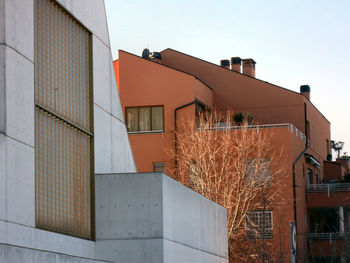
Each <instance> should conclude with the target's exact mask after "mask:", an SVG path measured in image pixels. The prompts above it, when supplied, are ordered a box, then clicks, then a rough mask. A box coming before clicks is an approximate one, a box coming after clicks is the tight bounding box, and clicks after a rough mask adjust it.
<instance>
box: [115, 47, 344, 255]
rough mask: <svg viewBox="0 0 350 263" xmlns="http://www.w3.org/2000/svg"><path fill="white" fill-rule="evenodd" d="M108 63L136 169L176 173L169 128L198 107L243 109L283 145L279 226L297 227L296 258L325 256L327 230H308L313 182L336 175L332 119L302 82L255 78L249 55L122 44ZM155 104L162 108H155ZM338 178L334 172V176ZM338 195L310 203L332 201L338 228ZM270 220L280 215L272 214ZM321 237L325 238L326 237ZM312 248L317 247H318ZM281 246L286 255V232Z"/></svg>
mask: <svg viewBox="0 0 350 263" xmlns="http://www.w3.org/2000/svg"><path fill="white" fill-rule="evenodd" d="M114 68H115V71H116V77H117V82H118V84H119V90H120V97H121V103H122V106H123V111H124V116H125V119H126V125H127V129H128V133H129V140H130V143H131V145H132V149H133V153H134V157H135V162H136V166H137V169H138V170H139V171H142V172H146V171H147V172H149V171H158V170H159V169H161V170H165V171H167V172H168V173H169V174H175V171H174V169H175V161H174V156H172V155H171V154H169V152H171V149H174V147H175V145H174V144H175V143H176V142H175V141H176V138H175V132H178V131H179V130H181V125H182V124H183V123H184V121H189V120H195V118H196V112H198V111H200V110H202V109H203V108H216V109H217V110H219V111H222V110H227V109H231V110H233V111H235V112H237V113H239V112H240V113H249V114H251V115H252V116H254V121H255V122H256V123H258V124H259V125H260V127H261V128H263V129H267V130H268V131H269V132H271V134H272V141H273V143H274V145H275V146H276V147H283V148H284V150H285V158H286V165H287V167H288V175H289V177H288V179H287V180H286V188H285V189H284V193H285V196H286V198H287V200H289V202H287V203H286V205H285V207H284V210H285V211H284V214H285V216H284V221H283V223H282V224H283V227H284V228H283V231H284V233H285V235H288V236H290V232H289V224H290V222H294V223H295V224H296V226H297V242H296V243H297V250H296V251H295V256H296V260H297V261H299V262H307V261H308V260H309V259H310V258H313V259H315V260H316V262H318V261H317V260H319V262H323V261H322V260H324V259H325V260H327V259H328V258H327V257H329V256H330V255H331V252H330V251H329V249H328V248H326V247H325V245H323V244H322V245H321V243H322V242H323V241H324V240H321V239H322V238H321V235H318V236H317V234H316V235H314V233H315V232H322V231H323V233H328V232H327V231H331V230H330V229H317V230H315V228H314V218H315V213H314V210H315V209H316V208H315V206H316V207H317V205H315V204H314V203H312V202H311V200H312V199H313V198H314V197H315V196H316V194H315V193H314V192H313V190H312V189H313V188H320V187H319V185H322V186H321V188H322V187H324V188H325V187H326V185H328V183H330V182H331V180H332V179H334V178H336V177H337V176H340V174H338V172H337V171H335V170H334V169H333V170H332V169H328V168H329V163H330V164H332V165H333V164H334V163H333V162H331V161H329V160H330V155H331V145H330V122H329V121H328V120H327V119H326V118H325V117H324V116H323V114H322V113H321V112H320V111H319V110H318V109H317V108H316V107H315V106H314V105H313V104H312V102H311V100H310V87H309V86H308V85H302V86H301V87H300V93H297V92H294V91H290V90H287V89H284V88H282V87H279V86H276V85H274V84H271V83H268V82H265V81H262V80H259V79H257V78H255V61H254V60H253V59H243V60H241V59H240V58H239V57H233V58H232V59H231V61H229V60H222V61H221V65H216V64H213V63H210V62H207V61H204V60H202V59H199V58H196V57H193V56H190V55H187V54H184V53H181V52H179V51H176V50H172V49H166V50H164V51H162V52H160V53H157V52H153V53H149V52H148V51H147V50H145V51H144V53H143V56H142V57H139V56H136V55H133V54H130V53H128V52H125V51H122V50H120V51H119V59H118V60H116V61H114ZM154 109H157V111H159V112H161V114H154V113H153V112H154ZM153 122H157V129H153V127H155V126H154V123H153ZM169 149H170V151H169ZM172 152H174V151H172ZM327 160H328V161H327ZM334 165H337V164H334ZM341 180H342V179H341V178H340V177H339V179H338V182H341ZM343 186H345V185H343ZM344 190H345V191H344ZM319 194H321V195H322V194H323V195H324V193H323V192H322V193H319ZM343 194H344V195H345V196H348V194H349V193H348V189H346V188H343ZM317 198H318V197H316V198H315V200H317ZM327 198H328V197H327ZM327 200H328V199H327ZM339 200H342V201H340V203H337V204H333V205H330V204H326V203H325V202H322V201H316V203H318V206H324V207H329V206H330V207H331V209H330V211H331V214H333V218H336V219H334V220H335V221H336V223H335V229H332V231H336V230H337V231H343V230H342V229H343V228H344V226H343V225H342V224H340V223H339V222H341V221H344V218H343V217H344V215H347V212H346V209H343V207H346V206H347V204H346V203H344V202H345V200H346V198H345V197H344V198H343V197H341V198H340V199H339ZM316 210H317V209H316ZM321 213H322V211H321ZM274 214H275V215H277V214H278V212H277V211H275V213H274ZM316 214H317V213H316ZM338 215H339V216H338ZM273 221H274V222H278V221H279V218H278V217H277V216H274V217H273ZM344 222H345V221H344ZM346 222H347V221H346ZM340 225H342V226H340ZM275 227H276V231H277V225H276V226H275ZM342 227H343V228H342ZM347 228H348V224H345V229H347ZM343 232H344V231H343ZM345 232H346V230H345ZM323 236H324V237H325V239H327V240H328V241H329V235H328V237H327V235H323ZM343 236H344V235H342V238H343ZM276 242H277V241H276ZM323 243H326V242H323ZM319 244H320V246H318V245H319ZM313 246H318V247H319V249H318V251H316V249H312V247H313ZM284 247H285V250H286V251H288V257H290V253H289V251H290V250H291V242H290V239H289V238H287V239H286V240H285V241H284ZM338 252H339V251H338ZM338 252H337V257H338V258H337V259H339V260H340V258H341V257H340V256H339V255H340V252H339V253H338ZM310 260H311V259H310Z"/></svg>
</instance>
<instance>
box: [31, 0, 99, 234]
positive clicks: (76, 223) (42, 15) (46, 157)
mask: <svg viewBox="0 0 350 263" xmlns="http://www.w3.org/2000/svg"><path fill="white" fill-rule="evenodd" d="M34 36H35V37H34V59H35V63H34V86H35V91H34V93H35V94H34V97H35V105H36V107H35V170H36V171H35V172H36V206H35V208H36V226H37V227H40V228H45V229H49V230H53V231H57V232H63V233H66V234H70V235H74V236H79V237H84V238H92V235H93V234H92V225H91V221H92V219H91V218H92V211H91V205H92V200H93V197H92V196H91V190H90V189H91V188H92V186H91V178H92V172H93V171H92V167H93V166H92V161H91V160H92V157H91V153H92V152H93V150H92V149H91V147H92V139H93V137H92V134H93V130H92V125H91V109H92V105H91V96H92V94H91V92H90V39H91V35H90V33H89V32H88V31H87V30H86V29H85V28H84V27H83V26H82V25H81V24H80V23H79V22H78V21H77V20H75V19H74V18H73V17H72V16H71V15H70V14H69V13H67V12H66V11H65V10H64V9H63V8H62V7H61V6H59V5H58V4H57V3H56V2H55V1H52V0H34Z"/></svg>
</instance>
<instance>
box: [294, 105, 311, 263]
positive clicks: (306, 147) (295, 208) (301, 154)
mask: <svg viewBox="0 0 350 263" xmlns="http://www.w3.org/2000/svg"><path fill="white" fill-rule="evenodd" d="M304 120H305V137H306V139H305V149H304V150H303V151H302V152H301V153H300V154H299V156H298V158H297V159H296V160H295V161H294V162H293V205H294V222H295V229H296V234H297V237H298V224H297V200H296V182H295V166H296V164H297V162H298V161H299V160H300V159H301V157H303V155H304V153H306V152H307V150H308V149H309V139H308V132H309V131H308V130H307V105H306V102H304ZM295 259H296V260H295V262H298V242H297V247H296V257H295Z"/></svg>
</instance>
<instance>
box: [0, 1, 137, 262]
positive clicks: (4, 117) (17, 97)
mask: <svg viewBox="0 0 350 263" xmlns="http://www.w3.org/2000/svg"><path fill="white" fill-rule="evenodd" d="M57 2H58V3H60V4H61V5H62V6H63V7H64V8H65V9H66V10H67V11H68V12H69V13H71V14H72V15H73V16H74V17H75V18H76V19H77V20H79V21H80V22H81V23H82V24H83V25H84V26H85V27H86V28H87V29H88V30H89V31H90V32H91V33H92V39H93V41H92V42H93V47H92V48H93V52H92V53H93V58H92V59H93V93H94V105H93V110H94V128H95V129H94V140H95V172H135V171H136V166H135V163H134V159H133V155H132V151H131V148H130V145H129V141H128V137H127V132H126V128H125V124H124V119H123V114H122V110H121V106H120V101H119V94H118V90H117V85H116V81H115V76H114V70H113V65H112V56H111V51H110V44H109V37H108V28H107V20H106V15H105V7H104V1H103V0H57ZM33 22H34V17H33V0H0V243H2V244H10V245H12V246H21V247H25V248H30V249H34V250H43V251H48V252H55V253H62V254H66V255H71V256H76V257H83V258H84V257H87V258H95V242H93V241H88V240H83V239H79V238H75V237H70V236H67V235H61V234H57V233H53V232H48V231H44V230H39V229H36V228H35V168H34V162H35V142H34V25H33ZM0 262H2V261H1V260H0Z"/></svg>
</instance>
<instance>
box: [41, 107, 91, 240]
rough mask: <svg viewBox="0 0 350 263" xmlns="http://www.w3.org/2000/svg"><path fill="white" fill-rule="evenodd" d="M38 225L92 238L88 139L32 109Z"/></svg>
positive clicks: (51, 117)
mask: <svg viewBox="0 0 350 263" xmlns="http://www.w3.org/2000/svg"><path fill="white" fill-rule="evenodd" d="M35 127H36V134H35V143H36V145H35V166H36V223H37V226H40V227H43V228H49V229H52V230H56V231H59V232H62V231H63V232H66V233H71V234H73V235H79V236H84V237H87V238H88V237H90V236H91V216H90V214H91V212H90V209H91V201H90V200H91V197H90V174H91V171H90V136H87V135H86V134H84V133H82V132H80V131H79V130H77V129H75V128H73V127H72V126H70V125H69V124H66V123H65V122H63V121H61V120H60V119H58V118H55V117H54V116H52V115H50V114H49V113H47V112H45V111H42V110H40V109H36V110H35Z"/></svg>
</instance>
